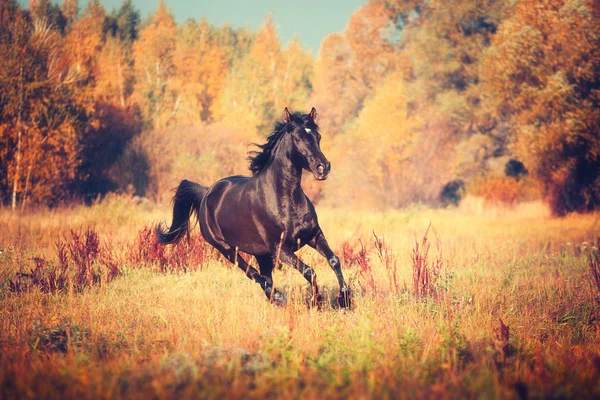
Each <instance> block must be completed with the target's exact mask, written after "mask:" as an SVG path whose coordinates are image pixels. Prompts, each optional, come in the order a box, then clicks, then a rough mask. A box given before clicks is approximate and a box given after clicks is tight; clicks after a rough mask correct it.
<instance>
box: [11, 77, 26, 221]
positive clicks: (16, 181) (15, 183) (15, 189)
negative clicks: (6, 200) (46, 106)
mask: <svg viewBox="0 0 600 400" xmlns="http://www.w3.org/2000/svg"><path fill="white" fill-rule="evenodd" d="M22 113H23V67H22V66H21V69H20V71H19V114H18V116H17V155H16V157H15V161H16V163H17V165H16V166H15V176H14V177H13V190H12V209H13V211H14V210H16V209H17V192H18V191H19V180H20V179H21V176H20V174H21V133H22V130H23V126H22V124H21V115H22Z"/></svg>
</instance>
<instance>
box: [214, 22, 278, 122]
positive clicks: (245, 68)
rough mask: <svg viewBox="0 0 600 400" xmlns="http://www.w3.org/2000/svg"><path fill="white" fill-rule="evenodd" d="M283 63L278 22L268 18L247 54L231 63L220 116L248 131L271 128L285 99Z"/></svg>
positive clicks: (220, 107)
mask: <svg viewBox="0 0 600 400" xmlns="http://www.w3.org/2000/svg"><path fill="white" fill-rule="evenodd" d="M281 64H282V59H281V48H280V43H279V39H278V38H277V33H276V32H275V24H274V23H273V21H272V19H271V17H268V18H267V19H266V20H265V22H264V23H263V25H262V26H261V28H260V29H259V30H258V32H257V33H256V36H255V38H254V41H253V43H252V47H251V48H250V51H249V52H248V54H246V56H245V57H243V58H242V59H241V60H239V61H238V62H237V63H235V64H234V65H233V66H232V70H231V72H230V74H229V77H228V79H227V84H226V86H225V89H224V93H223V96H222V97H221V99H220V104H219V112H220V117H222V118H224V119H228V120H229V122H230V123H231V124H232V125H234V126H238V127H240V128H245V129H247V130H249V131H260V132H265V133H266V132H268V131H270V127H271V124H272V123H273V119H274V117H275V115H279V114H278V111H277V110H278V108H277V105H280V104H281V100H282V98H281V97H280V91H281V88H280V81H279V79H278V74H279V72H280V68H281ZM281 109H283V108H282V107H281Z"/></svg>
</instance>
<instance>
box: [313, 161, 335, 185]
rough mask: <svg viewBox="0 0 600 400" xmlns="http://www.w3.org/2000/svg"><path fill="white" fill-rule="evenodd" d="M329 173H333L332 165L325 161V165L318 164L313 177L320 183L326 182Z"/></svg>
mask: <svg viewBox="0 0 600 400" xmlns="http://www.w3.org/2000/svg"><path fill="white" fill-rule="evenodd" d="M329 171H331V163H330V162H329V161H325V162H324V163H319V164H317V167H316V168H315V170H314V171H313V175H314V176H315V179H317V180H318V181H324V180H325V179H327V177H328V176H329Z"/></svg>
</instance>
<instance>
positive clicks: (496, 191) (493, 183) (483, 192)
mask: <svg viewBox="0 0 600 400" xmlns="http://www.w3.org/2000/svg"><path fill="white" fill-rule="evenodd" d="M469 192H471V194H473V195H476V196H481V197H483V198H484V199H485V201H486V202H488V203H491V204H502V205H514V204H516V203H517V202H519V201H520V200H522V199H523V197H524V193H525V190H524V183H523V182H520V181H518V180H516V179H515V178H511V177H506V176H503V177H492V178H482V179H480V180H478V181H475V182H474V183H473V184H472V185H471V186H470V188H469Z"/></svg>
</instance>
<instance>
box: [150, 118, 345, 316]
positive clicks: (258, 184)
mask: <svg viewBox="0 0 600 400" xmlns="http://www.w3.org/2000/svg"><path fill="white" fill-rule="evenodd" d="M316 117H317V111H316V110H315V109H314V108H313V109H312V110H311V112H310V113H309V114H301V113H294V114H290V112H289V111H288V109H287V108H286V109H285V121H283V122H276V123H275V131H274V132H273V133H272V134H271V135H270V136H269V137H268V139H267V143H265V144H264V145H261V146H259V148H260V149H261V150H262V151H260V152H251V153H250V154H251V156H250V158H249V160H250V170H251V171H252V177H250V178H249V177H244V176H232V177H229V178H224V179H221V180H220V181H217V182H216V183H215V184H214V185H212V186H211V187H210V188H208V189H207V188H206V187H203V186H201V185H199V184H197V183H194V182H190V181H187V180H184V181H182V182H181V183H180V185H179V187H178V188H177V191H176V193H175V197H174V206H173V222H172V224H171V227H170V228H169V230H168V232H166V231H165V230H164V229H163V228H162V226H161V224H159V225H158V226H157V227H156V234H157V236H158V239H159V241H160V243H162V244H168V243H176V242H177V241H179V240H180V239H181V238H182V237H183V236H185V235H186V234H187V233H188V228H189V219H190V217H191V214H192V213H196V215H197V217H198V221H199V223H200V230H201V232H202V235H203V236H204V239H206V241H207V242H208V243H210V244H211V245H212V246H214V247H215V248H216V249H218V250H219V251H220V252H221V253H223V255H224V256H225V257H226V258H227V259H228V260H229V261H231V262H232V263H234V264H237V265H238V267H239V268H241V269H242V270H243V271H244V272H245V273H246V276H248V278H250V279H252V280H254V281H255V282H257V283H258V284H259V285H260V287H261V288H262V290H263V291H264V292H265V294H266V295H267V298H269V300H270V301H271V302H273V303H275V304H277V305H285V304H286V302H287V299H286V297H285V295H284V294H283V293H282V292H280V291H279V290H277V289H275V288H274V287H273V279H272V271H273V267H274V265H275V262H276V261H277V259H278V260H280V261H282V262H283V263H286V264H289V265H291V266H292V267H294V268H295V269H297V270H298V271H299V272H300V273H301V274H302V276H304V278H306V280H307V281H308V282H309V283H310V284H311V286H312V299H311V302H312V304H313V305H316V306H320V305H321V302H322V297H321V294H320V292H319V288H318V286H317V275H316V274H315V271H314V270H313V269H312V268H311V267H310V266H308V265H306V264H304V263H303V262H302V261H301V260H300V259H299V258H298V257H297V256H296V254H294V253H295V251H297V250H299V249H300V248H302V247H303V246H305V245H309V246H310V247H312V248H314V249H315V250H316V251H317V252H318V253H320V254H321V255H322V256H324V257H325V258H326V259H327V261H328V262H329V265H330V266H331V268H332V269H333V270H334V272H335V274H336V276H337V279H338V282H339V285H340V294H339V295H338V296H337V302H338V304H339V305H340V306H342V307H348V306H350V289H349V288H348V286H347V285H346V282H345V281H344V276H343V275H342V269H341V264H340V259H339V258H338V257H337V256H336V255H335V254H334V253H333V251H332V250H331V248H330V247H329V245H328V244H327V240H325V235H324V234H323V231H322V230H321V228H320V227H319V222H318V220H317V213H316V212H315V208H314V206H313V204H312V203H311V202H310V200H309V199H308V197H306V195H305V194H304V191H303V190H302V187H301V186H300V179H301V178H302V169H306V170H308V171H310V172H312V174H313V175H314V177H315V178H316V179H317V180H325V179H327V176H328V175H329V171H330V169H331V164H330V163H329V161H327V159H326V158H325V156H324V155H323V153H322V152H321V149H320V141H321V135H320V134H319V128H318V126H317V124H316V123H315V119H316ZM238 251H243V252H245V253H248V254H251V255H253V256H254V257H256V260H257V262H258V265H259V267H260V272H258V271H257V270H256V269H254V268H253V267H251V266H250V265H248V264H247V263H246V262H245V261H244V259H243V258H242V257H240V256H239V254H238Z"/></svg>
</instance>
